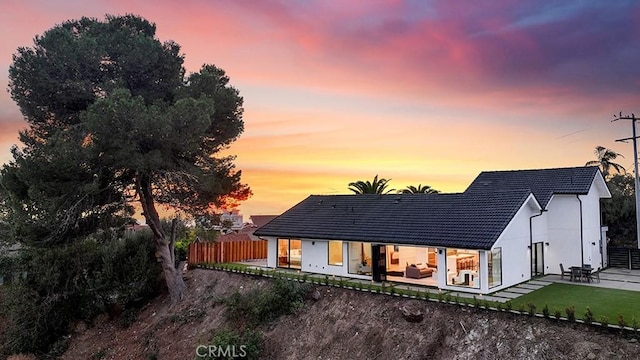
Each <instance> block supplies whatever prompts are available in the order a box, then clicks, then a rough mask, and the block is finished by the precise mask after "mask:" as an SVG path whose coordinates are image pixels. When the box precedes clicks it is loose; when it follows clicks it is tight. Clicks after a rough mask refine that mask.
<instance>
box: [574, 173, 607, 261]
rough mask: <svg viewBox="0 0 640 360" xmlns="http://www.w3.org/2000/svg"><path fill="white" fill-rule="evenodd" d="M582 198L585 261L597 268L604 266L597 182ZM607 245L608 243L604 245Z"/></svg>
mask: <svg viewBox="0 0 640 360" xmlns="http://www.w3.org/2000/svg"><path fill="white" fill-rule="evenodd" d="M580 199H581V200H582V218H583V223H582V228H583V231H584V232H583V244H584V245H583V250H584V263H585V264H590V265H591V267H593V268H595V269H597V268H602V267H603V264H602V255H601V251H600V239H601V235H602V234H601V231H602V228H601V224H600V195H599V192H598V189H597V187H596V183H595V182H593V183H592V184H591V188H590V189H589V193H588V194H587V195H581V196H580ZM604 246H606V245H604Z"/></svg>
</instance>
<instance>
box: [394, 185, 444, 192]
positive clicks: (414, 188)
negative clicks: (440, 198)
mask: <svg viewBox="0 0 640 360" xmlns="http://www.w3.org/2000/svg"><path fill="white" fill-rule="evenodd" d="M439 192H440V191H438V190H436V189H434V188H432V187H431V186H429V185H424V186H422V184H418V186H413V185H409V186H407V187H406V188H405V189H402V190H398V193H400V194H437V193H439Z"/></svg>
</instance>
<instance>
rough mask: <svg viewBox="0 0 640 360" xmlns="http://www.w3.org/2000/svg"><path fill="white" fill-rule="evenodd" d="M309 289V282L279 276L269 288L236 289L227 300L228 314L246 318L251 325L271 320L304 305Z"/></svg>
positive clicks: (232, 316) (239, 318)
mask: <svg viewBox="0 0 640 360" xmlns="http://www.w3.org/2000/svg"><path fill="white" fill-rule="evenodd" d="M308 291H309V286H308V284H303V283H299V282H297V281H289V280H286V279H280V278H278V279H275V280H274V282H273V285H272V286H271V287H269V288H267V289H252V290H249V291H247V292H245V293H240V292H239V291H236V292H234V293H232V294H231V295H229V297H228V298H227V299H226V300H225V304H226V306H227V316H228V317H229V318H230V319H232V320H245V321H247V322H248V323H249V324H250V325H257V324H260V323H265V322H269V321H272V320H275V319H277V318H278V317H280V316H281V315H286V314H291V313H293V312H295V311H296V310H297V309H299V308H300V307H302V305H303V304H304V298H305V296H306V295H307V293H308Z"/></svg>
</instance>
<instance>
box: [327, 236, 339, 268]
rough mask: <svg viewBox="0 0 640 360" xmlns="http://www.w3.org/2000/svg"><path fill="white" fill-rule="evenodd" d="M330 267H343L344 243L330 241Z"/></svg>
mask: <svg viewBox="0 0 640 360" xmlns="http://www.w3.org/2000/svg"><path fill="white" fill-rule="evenodd" d="M329 265H336V266H342V241H329Z"/></svg>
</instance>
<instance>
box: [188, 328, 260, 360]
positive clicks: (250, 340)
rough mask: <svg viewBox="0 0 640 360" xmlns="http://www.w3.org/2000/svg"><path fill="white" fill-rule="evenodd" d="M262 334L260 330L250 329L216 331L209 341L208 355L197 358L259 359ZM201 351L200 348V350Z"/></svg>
mask: <svg viewBox="0 0 640 360" xmlns="http://www.w3.org/2000/svg"><path fill="white" fill-rule="evenodd" d="M262 342H263V341H262V336H261V335H260V332H258V331H256V330H252V329H245V330H244V331H241V332H238V331H234V330H227V329H222V330H220V331H218V332H217V333H216V334H215V335H214V336H213V338H212V339H211V341H210V342H209V344H210V346H211V347H210V348H208V349H207V351H209V350H212V351H211V353H209V356H205V357H200V356H198V357H197V358H198V359H207V360H209V359H230V360H231V359H236V358H242V359H249V360H253V359H259V358H260V352H261V351H262ZM214 347H215V348H214ZM201 351H202V350H201Z"/></svg>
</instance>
